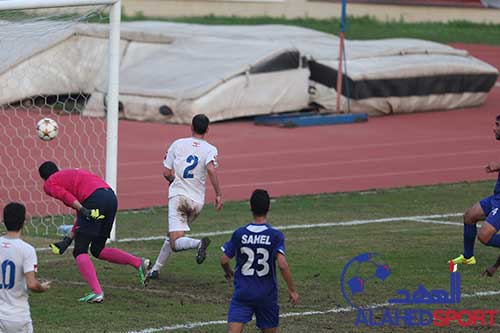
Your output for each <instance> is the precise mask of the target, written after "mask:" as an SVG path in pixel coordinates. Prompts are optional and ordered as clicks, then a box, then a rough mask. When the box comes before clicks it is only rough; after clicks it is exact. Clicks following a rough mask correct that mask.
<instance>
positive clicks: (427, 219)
mask: <svg viewBox="0 0 500 333" xmlns="http://www.w3.org/2000/svg"><path fill="white" fill-rule="evenodd" d="M457 216H462V213H450V214H437V215H424V216H401V217H386V218H380V219H371V220H353V221H343V222H325V223H315V224H293V225H281V226H274V228H276V229H278V230H291V229H309V228H326V227H346V226H353V225H362V224H370V223H387V222H401V221H412V222H424V223H434V224H450V225H463V224H462V223H457V222H444V221H432V220H430V219H439V218H444V217H457ZM233 232H234V230H224V231H214V232H200V233H193V234H190V236H193V237H205V236H220V235H231V234H232V233H233ZM158 239H165V236H152V237H141V238H123V239H118V240H117V242H138V241H149V240H158Z"/></svg>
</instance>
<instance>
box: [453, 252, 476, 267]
mask: <svg viewBox="0 0 500 333" xmlns="http://www.w3.org/2000/svg"><path fill="white" fill-rule="evenodd" d="M448 263H454V264H456V265H475V264H476V258H475V257H474V256H472V257H470V258H469V259H467V258H465V257H464V255H463V254H461V255H459V256H458V257H456V258H455V259H451V260H449V261H448Z"/></svg>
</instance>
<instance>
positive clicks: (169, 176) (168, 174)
mask: <svg viewBox="0 0 500 333" xmlns="http://www.w3.org/2000/svg"><path fill="white" fill-rule="evenodd" d="M163 177H164V178H165V179H166V180H167V182H168V184H169V185H170V184H172V183H173V182H174V180H175V173H174V170H172V169H169V168H165V169H164V170H163Z"/></svg>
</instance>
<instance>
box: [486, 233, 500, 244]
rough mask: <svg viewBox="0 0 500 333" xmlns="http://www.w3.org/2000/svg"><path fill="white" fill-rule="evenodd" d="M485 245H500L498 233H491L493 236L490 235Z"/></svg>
mask: <svg viewBox="0 0 500 333" xmlns="http://www.w3.org/2000/svg"><path fill="white" fill-rule="evenodd" d="M486 245H488V246H494V247H500V235H498V234H497V235H493V237H491V239H490V241H489V242H488V244H486Z"/></svg>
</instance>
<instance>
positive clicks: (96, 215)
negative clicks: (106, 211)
mask: <svg viewBox="0 0 500 333" xmlns="http://www.w3.org/2000/svg"><path fill="white" fill-rule="evenodd" d="M80 214H82V216H83V217H85V218H86V219H87V220H90V219H92V220H102V219H104V218H105V216H104V215H101V213H100V212H99V208H94V209H87V208H85V207H83V206H82V208H80Z"/></svg>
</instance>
